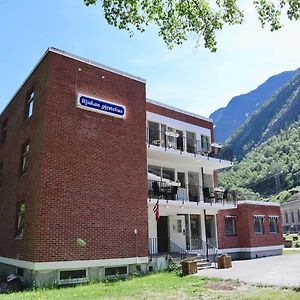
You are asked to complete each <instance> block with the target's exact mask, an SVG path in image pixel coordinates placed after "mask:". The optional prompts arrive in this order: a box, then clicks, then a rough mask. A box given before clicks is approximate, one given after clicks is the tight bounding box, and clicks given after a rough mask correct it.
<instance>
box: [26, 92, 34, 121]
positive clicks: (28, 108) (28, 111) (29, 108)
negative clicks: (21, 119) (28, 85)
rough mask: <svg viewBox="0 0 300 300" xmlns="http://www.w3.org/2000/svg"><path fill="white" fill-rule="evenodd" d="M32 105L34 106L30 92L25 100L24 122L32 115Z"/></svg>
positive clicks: (32, 93) (32, 94) (32, 95)
mask: <svg viewBox="0 0 300 300" xmlns="http://www.w3.org/2000/svg"><path fill="white" fill-rule="evenodd" d="M33 104H34V91H33V90H32V91H30V93H28V95H27V98H26V105H25V120H26V119H29V118H30V117H31V116H32V113H33Z"/></svg>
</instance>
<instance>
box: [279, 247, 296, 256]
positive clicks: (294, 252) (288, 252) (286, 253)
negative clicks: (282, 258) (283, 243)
mask: <svg viewBox="0 0 300 300" xmlns="http://www.w3.org/2000/svg"><path fill="white" fill-rule="evenodd" d="M299 253H300V249H297V250H294V249H289V248H285V249H283V251H282V254H283V255H291V254H299Z"/></svg>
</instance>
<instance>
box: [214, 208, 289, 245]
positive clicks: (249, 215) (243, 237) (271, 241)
mask: <svg viewBox="0 0 300 300" xmlns="http://www.w3.org/2000/svg"><path fill="white" fill-rule="evenodd" d="M226 215H233V216H237V219H236V231H237V235H236V236H226V235H225V216H226ZM254 215H265V221H264V234H262V235H256V234H255V233H254V228H253V216H254ZM269 216H279V217H280V207H279V206H266V205H253V204H242V205H241V204H240V205H238V207H237V208H236V209H231V210H221V211H219V212H218V216H217V222H218V243H219V248H220V249H226V248H244V247H247V248H248V247H264V246H275V245H282V244H283V238H282V222H281V217H280V218H279V222H278V229H279V233H278V234H274V233H270V232H269V218H268V217H269Z"/></svg>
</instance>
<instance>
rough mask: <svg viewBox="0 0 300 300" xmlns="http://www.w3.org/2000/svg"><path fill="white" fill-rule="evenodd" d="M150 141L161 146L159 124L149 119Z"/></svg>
mask: <svg viewBox="0 0 300 300" xmlns="http://www.w3.org/2000/svg"><path fill="white" fill-rule="evenodd" d="M148 142H149V144H151V145H155V146H160V144H161V140H160V131H159V124H158V123H155V122H151V121H148Z"/></svg>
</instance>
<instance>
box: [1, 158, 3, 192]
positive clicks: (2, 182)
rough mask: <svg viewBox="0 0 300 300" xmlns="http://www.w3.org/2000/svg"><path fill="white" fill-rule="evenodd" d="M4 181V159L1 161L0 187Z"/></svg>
mask: <svg viewBox="0 0 300 300" xmlns="http://www.w3.org/2000/svg"><path fill="white" fill-rule="evenodd" d="M2 183H3V161H1V162H0V187H1V186H2Z"/></svg>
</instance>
